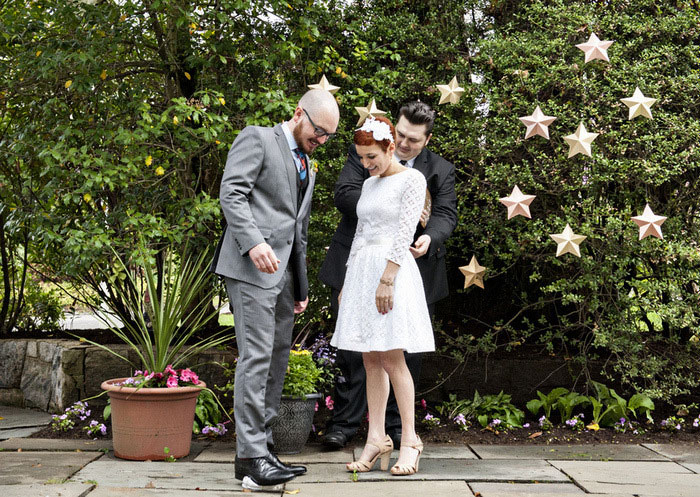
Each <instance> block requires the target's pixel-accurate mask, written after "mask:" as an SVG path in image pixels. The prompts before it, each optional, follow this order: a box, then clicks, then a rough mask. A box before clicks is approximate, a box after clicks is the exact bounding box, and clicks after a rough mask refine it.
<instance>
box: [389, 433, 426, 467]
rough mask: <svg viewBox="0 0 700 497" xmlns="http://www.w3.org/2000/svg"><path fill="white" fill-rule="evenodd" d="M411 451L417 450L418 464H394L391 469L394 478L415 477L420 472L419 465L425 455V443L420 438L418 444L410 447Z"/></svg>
mask: <svg viewBox="0 0 700 497" xmlns="http://www.w3.org/2000/svg"><path fill="white" fill-rule="evenodd" d="M402 446H403V445H402ZM408 447H410V448H411V449H416V450H417V451H418V455H417V456H416V463H415V464H394V465H393V466H392V467H391V474H392V475H394V476H408V475H415V474H416V473H417V472H418V463H419V462H420V456H421V454H422V453H423V442H422V441H421V439H420V437H419V438H418V442H417V443H416V444H414V445H408Z"/></svg>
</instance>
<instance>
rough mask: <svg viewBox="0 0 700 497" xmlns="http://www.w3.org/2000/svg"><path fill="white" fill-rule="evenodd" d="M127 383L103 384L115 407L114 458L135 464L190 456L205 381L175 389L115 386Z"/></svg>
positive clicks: (111, 382) (113, 423)
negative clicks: (198, 400)
mask: <svg viewBox="0 0 700 497" xmlns="http://www.w3.org/2000/svg"><path fill="white" fill-rule="evenodd" d="M124 380H125V378H115V379H112V380H107V381H105V382H103V383H102V385H101V387H102V389H103V390H106V391H107V395H109V398H110V402H111V405H112V413H111V420H112V444H113V446H114V455H115V456H117V457H119V458H121V459H131V460H134V461H145V460H147V459H149V460H152V461H157V460H164V459H165V458H166V457H168V456H172V457H174V458H176V459H179V458H181V457H185V456H186V455H187V454H189V453H190V442H191V441H192V423H193V422H194V409H195V406H196V404H197V396H198V395H199V392H200V391H201V389H202V388H205V387H206V385H205V384H204V382H201V383H200V385H199V386H196V387H175V388H140V389H137V388H133V387H125V386H115V385H114V383H121V382H122V381H124ZM200 386H201V388H200ZM166 447H167V448H168V449H169V453H167V454H166V453H165V452H164V450H165V448H166Z"/></svg>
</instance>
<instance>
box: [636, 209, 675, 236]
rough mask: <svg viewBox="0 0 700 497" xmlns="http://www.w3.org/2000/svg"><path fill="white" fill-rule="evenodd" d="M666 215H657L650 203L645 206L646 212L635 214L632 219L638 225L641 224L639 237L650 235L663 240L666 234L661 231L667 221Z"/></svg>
mask: <svg viewBox="0 0 700 497" xmlns="http://www.w3.org/2000/svg"><path fill="white" fill-rule="evenodd" d="M666 219H667V217H666V216H657V215H656V214H654V213H653V212H652V211H651V207H649V204H647V205H646V207H644V213H643V214H642V215H641V216H633V217H632V221H634V222H635V223H636V224H637V226H639V239H640V240H641V239H643V238H646V237H648V236H649V235H651V236H655V237H656V238H661V239H662V240H663V238H664V235H663V234H662V233H661V225H662V224H664V221H666Z"/></svg>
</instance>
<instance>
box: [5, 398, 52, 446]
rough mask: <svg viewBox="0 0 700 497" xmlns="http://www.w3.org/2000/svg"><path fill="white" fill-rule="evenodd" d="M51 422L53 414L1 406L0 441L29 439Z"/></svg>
mask: <svg viewBox="0 0 700 497" xmlns="http://www.w3.org/2000/svg"><path fill="white" fill-rule="evenodd" d="M50 422H51V414H49V413H46V412H43V411H35V410H33V409H20V408H19V407H10V406H2V405H0V440H7V439H8V438H19V437H28V436H30V435H33V434H34V433H36V432H38V431H41V430H42V429H43V428H44V427H45V426H46V425H48V424H49V423H50Z"/></svg>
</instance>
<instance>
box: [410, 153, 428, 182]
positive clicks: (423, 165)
mask: <svg viewBox="0 0 700 497" xmlns="http://www.w3.org/2000/svg"><path fill="white" fill-rule="evenodd" d="M413 169H415V170H417V171H420V172H421V173H423V176H426V177H427V175H428V149H427V148H425V147H423V150H421V153H419V154H418V156H417V157H416V160H415V162H413Z"/></svg>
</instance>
